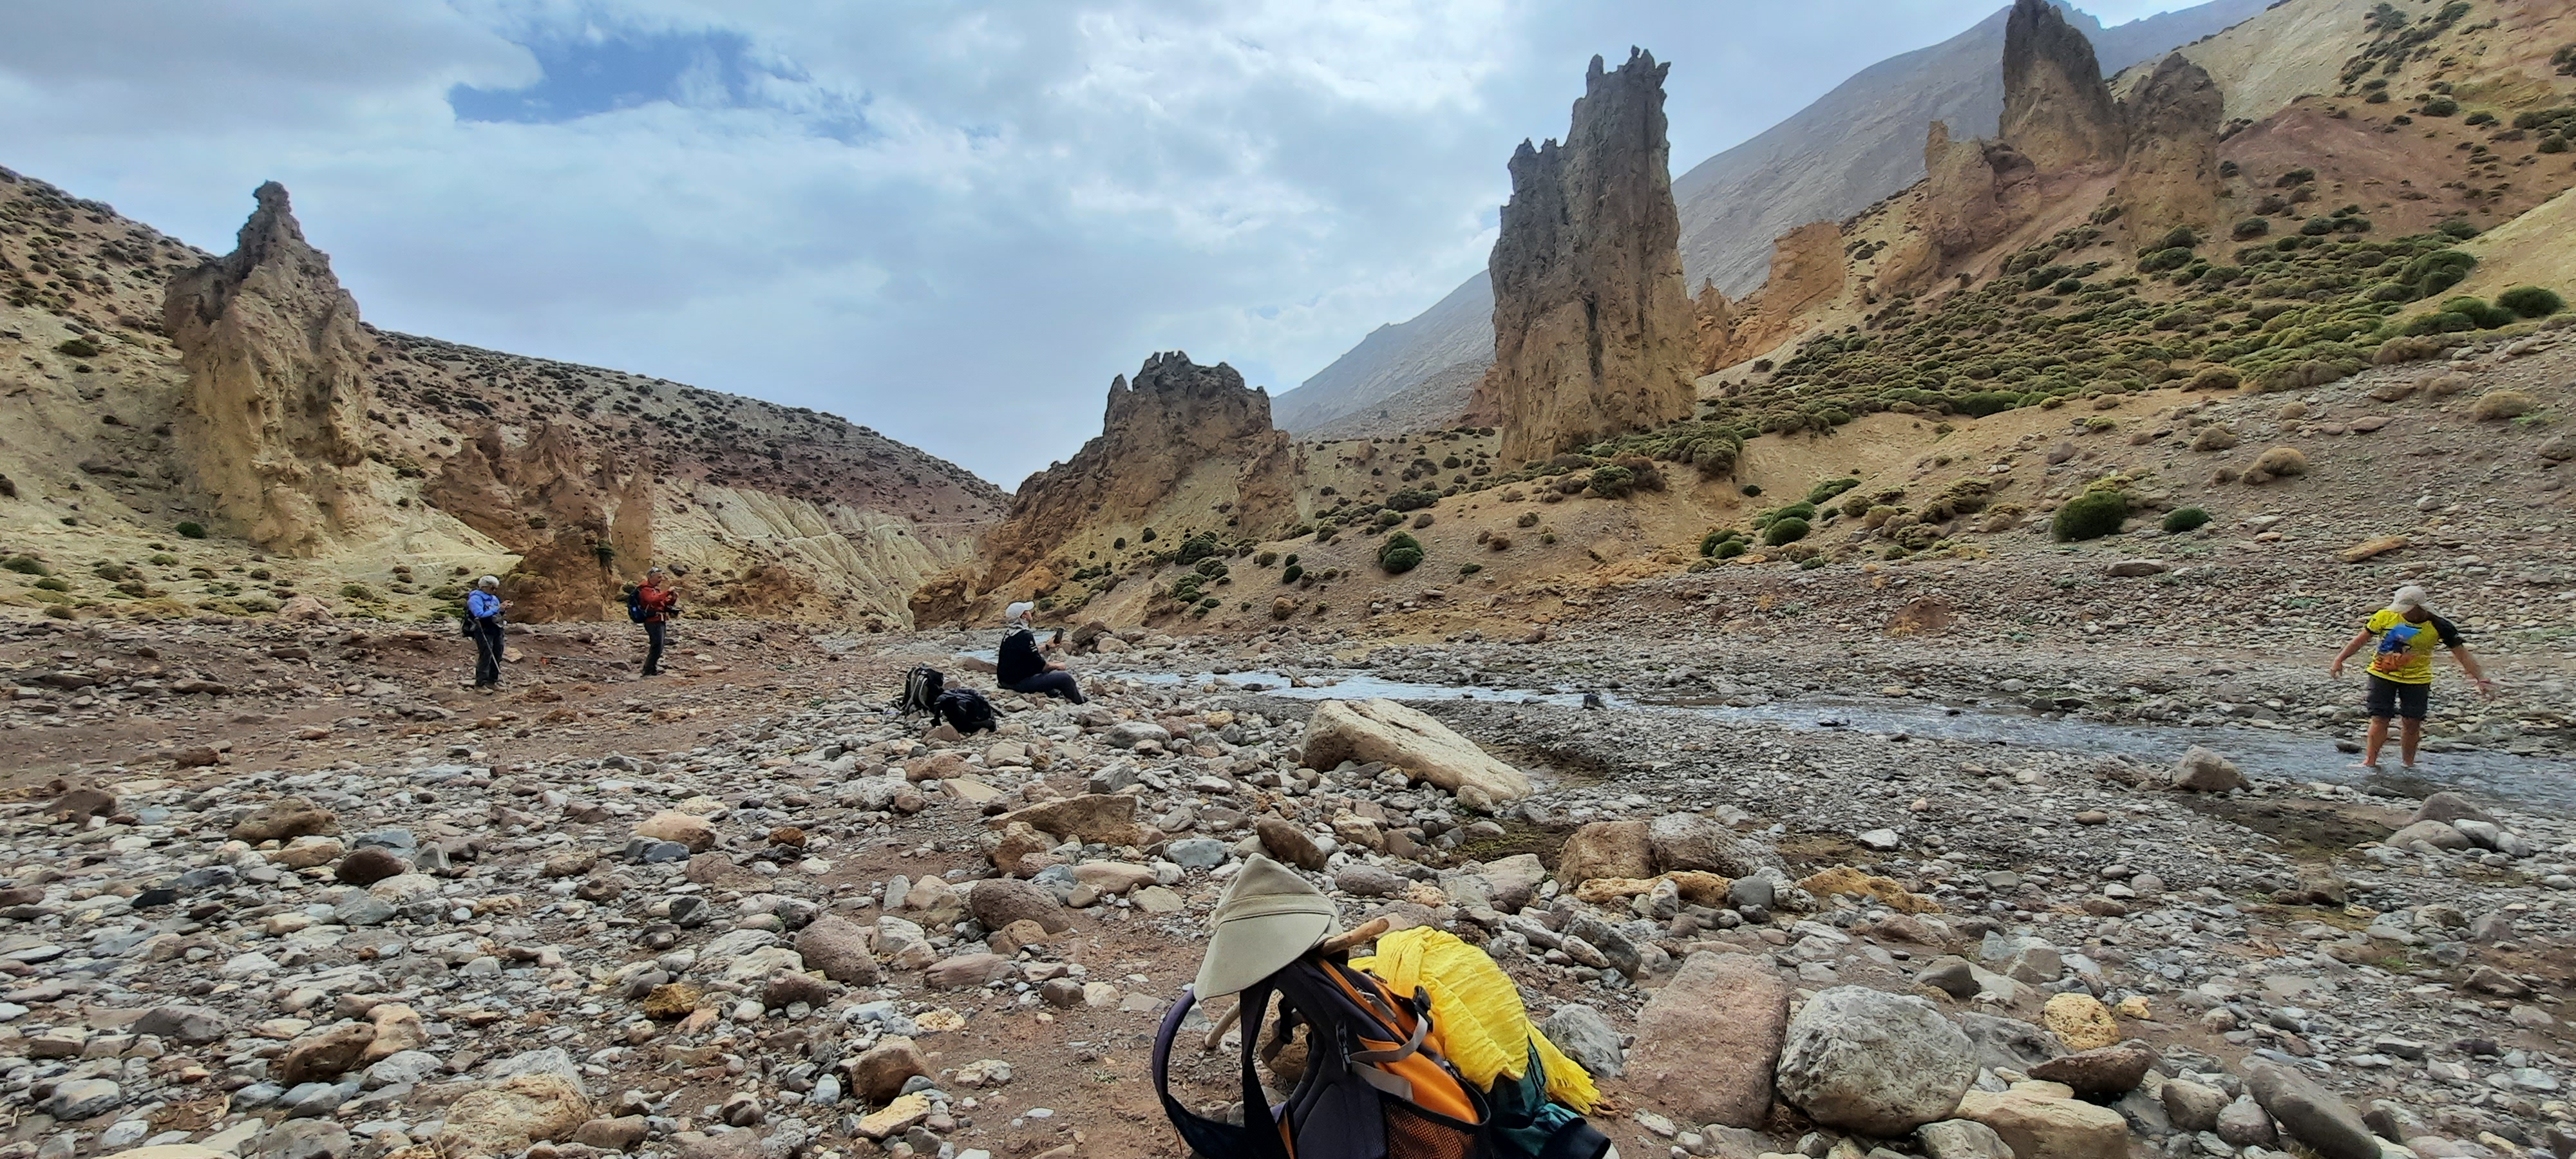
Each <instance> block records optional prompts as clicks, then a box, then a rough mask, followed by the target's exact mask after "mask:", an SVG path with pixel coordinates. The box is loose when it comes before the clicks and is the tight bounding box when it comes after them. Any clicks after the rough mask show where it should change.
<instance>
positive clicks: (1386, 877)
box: [1333, 863, 1413, 897]
mask: <svg viewBox="0 0 2576 1159" xmlns="http://www.w3.org/2000/svg"><path fill="white" fill-rule="evenodd" d="M1412 884H1413V881H1412V879H1410V878H1407V877H1406V876H1404V875H1403V874H1400V873H1397V872H1395V871H1394V870H1391V869H1381V868H1379V867H1377V866H1374V865H1367V864H1360V863H1354V864H1351V865H1345V866H1343V867H1342V870H1341V872H1339V873H1336V874H1334V875H1333V888H1335V889H1338V890H1340V891H1342V892H1343V893H1347V894H1349V895H1351V896H1353V897H1397V896H1400V895H1402V894H1403V893H1404V891H1405V889H1406V888H1407V887H1409V886H1411V885H1412Z"/></svg>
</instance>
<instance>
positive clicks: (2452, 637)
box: [2326, 584, 2495, 772]
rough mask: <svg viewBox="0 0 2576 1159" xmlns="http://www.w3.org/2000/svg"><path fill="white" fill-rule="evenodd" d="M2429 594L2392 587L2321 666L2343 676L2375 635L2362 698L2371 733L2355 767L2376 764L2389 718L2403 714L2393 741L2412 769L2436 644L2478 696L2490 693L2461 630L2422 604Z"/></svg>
mask: <svg viewBox="0 0 2576 1159" xmlns="http://www.w3.org/2000/svg"><path fill="white" fill-rule="evenodd" d="M2430 598H2431V597H2429V596H2427V595H2426V594H2425V592H2424V589H2422V588H2420V587H2417V586H2415V585H2413V584H2408V585H2406V586H2405V587H2402V588H2399V589H2397V594H2396V595H2395V596H2393V597H2391V598H2390V599H2389V601H2388V606H2387V607H2385V608H2381V609H2380V610H2379V611H2378V612H2377V613H2376V614H2374V615H2372V616H2371V617H2370V622H2369V623H2366V624H2364V625H2362V628H2361V631H2360V632H2358V633H2355V634H2354V635H2353V638H2352V639H2351V640H2349V641H2347V642H2345V644H2344V646H2343V651H2341V652H2339V653H2336V654H2335V658H2334V663H2333V664H2331V665H2328V666H2327V668H2326V671H2327V672H2328V673H2330V674H2332V675H2335V676H2341V675H2343V662H2344V661H2346V660H2349V659H2351V658H2352V655H2353V653H2355V652H2359V651H2361V649H2362V646H2363V645H2365V644H2368V643H2370V641H2371V638H2372V637H2374V636H2375V637H2378V639H2379V648H2378V651H2377V652H2376V654H2374V655H2373V656H2372V657H2371V660H2370V671H2369V675H2368V677H2367V680H2368V683H2369V685H2370V690H2369V693H2368V694H2367V696H2366V697H2365V700H2364V703H2366V704H2367V705H2368V706H2369V711H2370V733H2369V739H2368V741H2367V747H2366V748H2365V750H2364V752H2363V754H2362V758H2361V763H2360V764H2357V765H2354V766H2353V767H2354V768H2356V769H2370V770H2373V771H2376V770H2377V769H2378V768H2379V750H2380V748H2381V747H2382V746H2385V745H2386V744H2387V743H2388V721H2389V718H2390V717H2402V718H2404V720H2405V722H2406V724H2405V728H2404V730H2403V732H2402V734H2401V736H2400V737H2399V740H2398V747H2397V751H2398V756H2399V758H2400V759H2401V760H2403V761H2405V762H2406V769H2407V771H2409V772H2412V771H2414V768H2415V746H2416V743H2417V742H2418V741H2421V740H2422V739H2423V738H2424V713H2425V710H2426V709H2427V708H2429V707H2430V702H2431V700H2432V690H2433V648H2434V646H2435V644H2437V643H2438V644H2439V645H2440V646H2442V647H2444V648H2448V649H2450V650H2451V658H2452V659H2454V660H2457V661H2459V662H2460V668H2461V670H2462V671H2465V672H2467V673H2468V674H2469V679H2471V680H2473V681H2476V682H2477V686H2478V692H2479V693H2480V694H2481V695H2485V696H2494V695H2495V681H2492V680H2489V679H2487V674H2486V673H2484V672H2481V671H2479V670H2478V661H2477V657H2475V656H2471V655H2470V654H2469V645H2468V643H2467V642H2466V641H2464V640H2462V639H2461V638H2460V630H2459V629H2458V628H2455V627H2452V626H2451V622H2450V621H2449V620H2445V619H2443V618H2442V617H2440V616H2436V615H2434V614H2433V609H2431V608H2429V607H2427V606H2425V605H2426V601H2428V600H2429V599H2430Z"/></svg>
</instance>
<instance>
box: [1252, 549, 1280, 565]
mask: <svg viewBox="0 0 2576 1159" xmlns="http://www.w3.org/2000/svg"><path fill="white" fill-rule="evenodd" d="M1277 562H1279V553H1278V552H1275V551H1265V552H1262V553H1261V554H1259V555H1256V556H1253V557H1252V565H1253V566H1254V567H1268V566H1270V565H1271V564H1274V563H1277Z"/></svg>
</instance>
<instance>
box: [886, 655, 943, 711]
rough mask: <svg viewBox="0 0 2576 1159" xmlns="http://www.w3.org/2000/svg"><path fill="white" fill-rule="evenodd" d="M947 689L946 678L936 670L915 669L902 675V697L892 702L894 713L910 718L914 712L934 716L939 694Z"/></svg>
mask: <svg viewBox="0 0 2576 1159" xmlns="http://www.w3.org/2000/svg"><path fill="white" fill-rule="evenodd" d="M947 687H948V678H947V677H945V676H941V675H940V674H939V670H938V669H936V668H928V667H923V668H915V669H913V670H912V671H910V672H906V673H904V674H903V696H902V698H901V699H898V700H896V701H895V702H894V710H895V712H896V713H898V714H900V715H904V716H910V715H912V714H913V713H916V712H927V713H932V714H936V713H937V712H938V711H939V694H940V693H941V692H943V691H945V690H946V689H947Z"/></svg>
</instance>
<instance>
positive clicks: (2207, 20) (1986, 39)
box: [1277, 0, 2325, 438]
mask: <svg viewBox="0 0 2576 1159" xmlns="http://www.w3.org/2000/svg"><path fill="white" fill-rule="evenodd" d="M2322 2H2325V0H2296V2H2295V3H2293V4H2292V5H2290V6H2289V7H2293V8H2296V7H2300V6H2302V5H2313V4H2318V3H2322ZM2264 3H2265V0H2213V2H2212V3H2207V4H2202V5H2198V6H2196V7H2192V8H2187V9H2182V10H2179V11H2176V12H2169V13H2165V14H2162V15H2159V16H2154V17H2150V18H2148V19H2145V20H2139V21H2134V22H2131V23H2129V24H2124V25H2120V26H2118V27H2116V28H2110V29H2104V28H2102V27H2101V25H2100V24H2099V22H2098V21H2095V20H2094V19H2093V18H2092V17H2090V16H2086V15H2084V14H2083V13H2080V12H2070V13H2069V19H2070V20H2071V21H2073V23H2074V24H2075V26H2076V27H2077V28H2078V29H2079V30H2080V31H2083V32H2085V33H2086V34H2087V35H2088V36H2089V37H2090V38H2091V39H2092V40H2093V42H2094V47H2095V49H2096V51H2097V53H2098V55H2099V56H2100V58H2101V62H2102V64H2103V66H2104V68H2106V69H2109V70H2118V69H2121V68H2124V67H2127V66H2128V65H2131V64H2134V63H2136V62H2139V61H2143V60H2151V59H2157V58H2160V57H2161V56H2162V55H2164V54H2165V53H2167V52H2170V51H2172V50H2173V49H2174V48H2176V47H2178V46H2181V45H2185V44H2189V43H2191V42H2194V41H2196V40H2199V39H2200V38H2202V37H2206V36H2208V35H2210V34H2212V33H2215V32H2217V31H2219V30H2220V29H2223V28H2226V27H2228V26H2230V25H2232V24H2235V23H2237V22H2239V21H2242V20H2244V19H2246V18H2248V17H2250V16H2253V15H2254V14H2256V13H2258V12H2261V11H2263V9H2264ZM2009 11H2010V9H2009V8H2006V9H2000V10H1998V11H1997V12H1996V13H1995V14H1994V15H1993V16H1991V17H1988V18H1987V19H1985V20H1983V21H1980V22H1979V23H1978V24H1977V25H1976V26H1975V27H1973V28H1970V29H1968V30H1967V31H1965V32H1962V33H1960V34H1959V35H1957V36H1955V37H1952V38H1951V39H1949V40H1947V41H1943V42H1942V43H1940V44H1937V45H1933V46H1931V47H1928V48H1923V49H1918V50H1916V51H1914V52H1909V53H1905V54H1903V55H1900V56H1895V57H1891V58H1889V59H1887V60H1885V61H1881V62H1879V63H1878V64H1875V65H1872V66H1870V67H1869V68H1866V69H1863V70H1862V71H1860V72H1858V73H1855V74H1853V75H1852V77H1851V78H1850V79H1849V80H1846V81H1844V82H1843V83H1842V84H1841V85H1839V86H1837V87H1836V88H1835V89H1834V90H1833V91H1832V92H1829V93H1827V94H1825V95H1824V96H1823V97H1821V98H1818V99H1817V100H1816V102H1815V103H1813V104H1811V105H1809V106H1807V107H1806V108H1804V109H1802V110H1800V111H1799V112H1798V113H1796V114H1795V115H1793V116H1791V117H1789V118H1788V119H1786V120H1783V121H1782V122H1780V124H1778V125H1775V126H1773V127H1772V128H1770V129H1768V130H1766V131H1764V132H1763V133H1762V134H1760V135H1759V136H1756V137H1754V138H1753V139H1751V140H1749V141H1746V142H1745V143H1743V144H1741V145H1738V146H1736V147H1734V148H1732V149H1729V150H1727V151H1725V152H1723V153H1720V154H1718V155H1717V156H1715V157H1711V158H1709V159H1707V160H1705V161H1702V162H1700V163H1699V164H1698V165H1695V166H1693V167H1692V168H1691V169H1690V170H1689V171H1688V172H1686V173H1683V174H1681V175H1679V176H1677V177H1675V178H1674V179H1673V195H1674V198H1675V200H1676V201H1677V202H1678V203H1679V206H1680V214H1681V226H1682V236H1681V254H1682V268H1683V273H1684V277H1685V281H1686V284H1687V285H1688V286H1689V287H1690V288H1691V289H1692V290H1693V291H1694V292H1696V291H1697V290H1698V289H1699V287H1700V286H1701V285H1702V284H1703V283H1710V284H1714V285H1715V286H1717V288H1718V289H1719V290H1720V291H1721V292H1723V293H1725V294H1727V295H1729V296H1732V297H1741V296H1743V295H1744V294H1746V293H1748V292H1750V291H1751V290H1752V289H1753V288H1754V287H1756V286H1758V285H1760V284H1761V280H1762V278H1763V277H1764V276H1765V272H1766V269H1767V265H1768V263H1769V261H1770V258H1771V255H1772V250H1773V245H1772V243H1773V241H1774V239H1777V238H1779V237H1781V236H1782V235H1784V234H1786V233H1788V232H1789V231H1791V230H1792V229H1795V228H1797V227H1799V226H1801V225H1804V224H1806V223H1809V222H1814V221H1832V220H1840V219H1842V218H1846V217H1849V216H1851V215H1853V214H1855V213H1858V212H1860V211H1861V210H1863V209H1865V208H1867V207H1869V206H1870V205H1871V204H1873V203H1875V202H1877V201H1879V200H1880V199H1882V198H1885V197H1888V196H1889V195H1891V194H1894V193H1896V192H1898V191H1899V190H1902V189H1904V188H1906V187H1907V186H1909V185H1912V184H1913V183H1914V182H1916V181H1919V180H1921V179H1922V177H1923V175H1924V168H1923V152H1922V142H1923V126H1924V125H1926V124H1927V123H1929V122H1931V121H1934V120H1942V121H1947V122H1948V123H1949V124H1951V125H1953V126H1956V127H1957V128H1958V129H1959V131H1960V132H1962V133H1966V134H1979V133H1983V132H1985V131H1986V130H1987V127H1988V126H1991V125H1993V124H1995V123H1996V120H1997V118H1998V117H1999V116H2000V115H2001V113H2002V111H2003V87H2002V84H2001V83H2000V79H1999V77H1998V75H1997V73H1996V69H1995V62H1996V61H1997V60H1998V59H1999V58H2000V57H2001V55H2002V52H2003V45H2004V25H2005V17H2006V14H2007V13H2008V12H2009ZM1683 67H1685V68H1687V67H1691V65H1690V63H1689V62H1684V63H1683ZM1677 115H1682V116H1687V115H1689V114H1688V113H1687V111H1683V112H1681V113H1679V114H1677ZM1492 313H1493V289H1492V286H1491V283H1490V282H1489V281H1488V279H1487V278H1486V276H1485V275H1484V274H1482V273H1480V274H1478V275H1477V276H1475V277H1473V278H1470V279H1468V280H1467V281H1466V282H1465V283H1464V284H1462V285H1460V286H1459V287H1458V288H1457V289H1456V290H1454V291H1452V292H1450V294H1449V295H1448V296H1447V297H1444V298H1442V299H1441V300H1440V301H1439V302H1438V303H1437V304H1435V305H1433V306H1432V307H1431V308H1430V309H1429V310H1426V311H1424V312H1423V313H1422V314H1421V315H1419V316H1417V317H1415V318H1413V319H1411V320H1409V321H1406V322H1403V323H1398V324H1394V325H1390V326H1385V327H1380V328H1379V329H1378V330H1376V331H1374V332H1372V333H1371V334H1370V335H1369V337H1368V338H1367V339H1365V340H1363V341H1362V342H1361V343H1360V345H1358V346H1356V347H1354V348H1353V349H1352V350H1351V351H1350V352H1349V353H1347V354H1345V355H1343V356H1342V357H1341V358H1340V359H1337V360H1335V361H1334V363H1333V364H1332V365H1330V366H1327V367H1325V368H1324V369H1323V370H1321V371H1318V372H1317V373H1316V374H1315V375H1314V376H1313V377H1311V378H1309V379H1307V380H1306V381H1305V382H1304V383H1302V384H1300V385H1299V386H1298V387H1297V388H1296V389H1294V390H1291V391H1288V392H1286V393H1284V394H1282V395H1280V396H1279V399H1278V405H1277V410H1278V413H1279V422H1280V425H1281V426H1282V427H1283V428H1285V429H1287V430H1291V431H1295V432H1298V433H1300V434H1307V435H1320V436H1324V437H1331V438H1348V437H1352V436H1359V437H1366V436H1367V435H1370V434H1379V433H1388V432H1393V431H1400V430H1427V429H1436V428H1438V427H1440V426H1443V425H1446V424H1447V423H1449V422H1450V421H1452V418H1453V416H1455V415H1457V414H1458V413H1460V412H1461V411H1462V410H1463V409H1464V403H1465V400H1466V397H1467V391H1468V388H1469V387H1471V386H1472V385H1473V383H1474V382H1475V381H1476V379H1477V377H1478V376H1480V375H1482V374H1483V373H1484V368H1485V365H1486V364H1487V363H1488V362H1490V361H1491V359H1492V355H1493V334H1492ZM1471 331H1472V333H1471ZM1381 410H1383V411H1386V412H1388V413H1387V415H1386V417H1384V418H1380V417H1378V414H1377V412H1378V411H1381Z"/></svg>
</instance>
